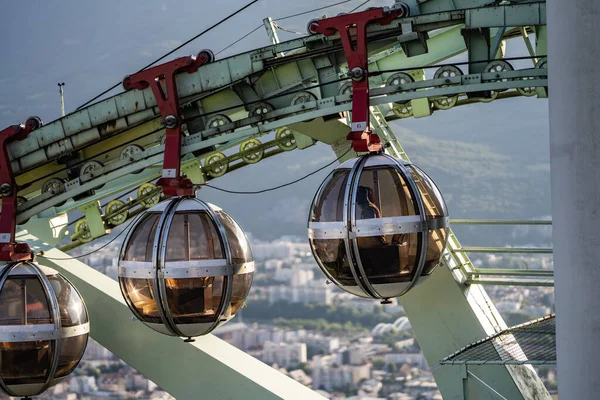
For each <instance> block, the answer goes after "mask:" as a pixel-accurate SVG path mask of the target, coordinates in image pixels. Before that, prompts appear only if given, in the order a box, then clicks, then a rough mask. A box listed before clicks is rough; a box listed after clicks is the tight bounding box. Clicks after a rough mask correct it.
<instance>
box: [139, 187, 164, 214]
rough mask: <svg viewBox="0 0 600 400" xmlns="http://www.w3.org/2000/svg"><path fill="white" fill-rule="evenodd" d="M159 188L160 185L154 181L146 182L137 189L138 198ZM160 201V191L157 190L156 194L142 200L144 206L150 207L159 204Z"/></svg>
mask: <svg viewBox="0 0 600 400" xmlns="http://www.w3.org/2000/svg"><path fill="white" fill-rule="evenodd" d="M157 188H158V186H156V185H155V184H153V183H144V184H143V185H142V186H140V187H139V188H138V190H137V197H138V199H139V198H140V197H144V196H147V195H149V194H150V193H152V192H153V191H155V190H156V189H157ZM159 201H160V192H156V194H154V195H153V196H150V197H148V198H146V199H144V200H142V201H141V205H142V207H144V208H150V207H153V206H155V205H157V204H158V202H159Z"/></svg>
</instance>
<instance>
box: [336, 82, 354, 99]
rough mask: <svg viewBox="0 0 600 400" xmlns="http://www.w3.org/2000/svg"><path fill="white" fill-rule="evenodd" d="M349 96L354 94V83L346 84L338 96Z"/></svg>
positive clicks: (341, 87)
mask: <svg viewBox="0 0 600 400" xmlns="http://www.w3.org/2000/svg"><path fill="white" fill-rule="evenodd" d="M349 94H350V95H351V94H352V82H346V83H344V84H343V85H342V86H340V89H339V90H338V96H345V95H349Z"/></svg>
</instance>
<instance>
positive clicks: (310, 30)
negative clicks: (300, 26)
mask: <svg viewBox="0 0 600 400" xmlns="http://www.w3.org/2000/svg"><path fill="white" fill-rule="evenodd" d="M317 26H319V20H318V19H311V20H310V21H308V24H306V32H307V33H308V34H309V35H316V34H317V32H315V31H314V30H313V27H317Z"/></svg>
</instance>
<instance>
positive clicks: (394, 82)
mask: <svg viewBox="0 0 600 400" xmlns="http://www.w3.org/2000/svg"><path fill="white" fill-rule="evenodd" d="M414 81H415V80H414V79H413V77H412V76H410V75H409V74H407V73H406V72H396V73H395V74H394V75H392V76H390V77H389V78H387V80H386V81H385V86H399V85H406V84H407V83H413V82H414Z"/></svg>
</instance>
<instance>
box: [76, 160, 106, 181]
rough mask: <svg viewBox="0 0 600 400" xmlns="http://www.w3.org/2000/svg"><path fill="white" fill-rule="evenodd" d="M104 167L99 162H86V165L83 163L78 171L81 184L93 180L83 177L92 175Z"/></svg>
mask: <svg viewBox="0 0 600 400" xmlns="http://www.w3.org/2000/svg"><path fill="white" fill-rule="evenodd" d="M103 167H104V165H103V164H102V163H101V162H100V161H95V160H92V161H88V162H86V163H84V164H83V165H82V166H81V168H80V169H79V178H80V179H81V181H82V182H87V181H91V180H92V179H94V178H95V177H92V178H89V177H88V178H87V179H84V176H85V175H87V174H90V173H93V172H94V171H96V170H98V169H100V168H103Z"/></svg>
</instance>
